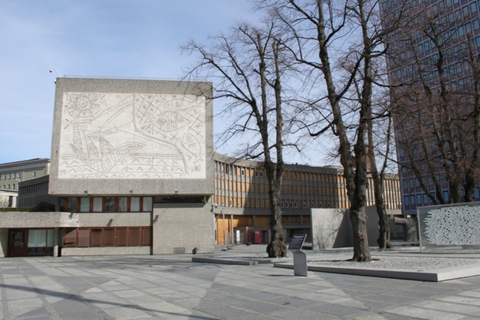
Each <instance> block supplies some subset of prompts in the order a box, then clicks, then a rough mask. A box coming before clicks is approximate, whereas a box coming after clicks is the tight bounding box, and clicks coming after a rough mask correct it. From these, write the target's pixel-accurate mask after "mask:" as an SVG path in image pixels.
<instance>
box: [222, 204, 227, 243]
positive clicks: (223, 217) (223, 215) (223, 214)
mask: <svg viewBox="0 0 480 320" xmlns="http://www.w3.org/2000/svg"><path fill="white" fill-rule="evenodd" d="M222 219H223V245H225V237H226V235H225V213H224V212H223V209H222Z"/></svg>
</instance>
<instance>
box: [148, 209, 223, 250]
mask: <svg viewBox="0 0 480 320" xmlns="http://www.w3.org/2000/svg"><path fill="white" fill-rule="evenodd" d="M153 221H154V224H153V254H172V253H193V252H195V253H212V252H213V251H214V247H215V232H214V230H215V229H214V217H213V212H212V207H211V204H209V203H205V204H204V203H192V204H189V203H179V204H175V203H168V204H155V208H154V209H153Z"/></svg>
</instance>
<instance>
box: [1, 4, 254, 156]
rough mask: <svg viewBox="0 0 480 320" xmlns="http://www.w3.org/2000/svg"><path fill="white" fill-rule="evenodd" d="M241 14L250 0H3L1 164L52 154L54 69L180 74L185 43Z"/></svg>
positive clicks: (247, 12)
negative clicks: (182, 48)
mask: <svg viewBox="0 0 480 320" xmlns="http://www.w3.org/2000/svg"><path fill="white" fill-rule="evenodd" d="M244 19H252V12H251V3H249V2H248V0H235V1H234V0H203V1H199V0H175V1H161V0H142V1H139V0H81V1H73V0H71V1H66V0H64V1H61V0H42V1H39V0H16V1H9V0H0V43H1V45H0V109H1V113H0V114H1V122H0V123H1V125H0V135H1V141H2V144H1V145H2V147H1V148H0V163H5V162H12V161H19V160H26V159H32V158H50V152H51V150H50V146H51V135H52V122H53V105H54V94H55V84H54V81H55V78H56V77H57V76H58V74H57V71H58V72H59V73H60V75H62V76H64V75H68V76H98V77H129V78H132V77H133V78H156V79H168V80H175V79H180V78H181V77H182V76H183V75H184V73H183V70H184V69H185V68H186V67H188V66H189V65H190V64H191V63H192V59H193V58H192V57H190V56H188V55H182V54H181V50H180V46H181V45H182V44H185V43H186V42H187V41H188V40H189V39H195V40H198V41H200V42H207V37H208V36H209V35H217V34H219V33H220V32H222V31H223V32H225V33H228V29H229V28H230V27H231V26H232V25H233V24H234V22H235V21H238V20H244ZM52 67H53V68H55V70H54V71H53V72H52V73H50V72H49V70H50V68H52Z"/></svg>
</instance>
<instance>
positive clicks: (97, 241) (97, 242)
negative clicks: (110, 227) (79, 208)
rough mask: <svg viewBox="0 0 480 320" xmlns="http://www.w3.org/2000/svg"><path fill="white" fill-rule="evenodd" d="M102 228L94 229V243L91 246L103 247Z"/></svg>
mask: <svg viewBox="0 0 480 320" xmlns="http://www.w3.org/2000/svg"><path fill="white" fill-rule="evenodd" d="M102 238H103V237H102V229H92V243H91V244H90V246H91V247H101V246H102Z"/></svg>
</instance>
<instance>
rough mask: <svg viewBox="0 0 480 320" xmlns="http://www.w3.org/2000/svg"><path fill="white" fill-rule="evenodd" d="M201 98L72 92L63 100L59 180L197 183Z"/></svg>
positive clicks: (202, 166)
mask: <svg viewBox="0 0 480 320" xmlns="http://www.w3.org/2000/svg"><path fill="white" fill-rule="evenodd" d="M205 143H206V137H205V98H204V97H200V96H195V95H174V94H138V93H137V94H133V93H129V94H128V93H92V92H88V93H77V92H67V93H64V96H63V110H62V129H61V136H60V150H59V153H60V154H59V157H60V163H59V178H60V179H66V178H69V179H109V178H113V179H159V178H161V179H179V178H189V179H202V178H205V175H206V159H205Z"/></svg>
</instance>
